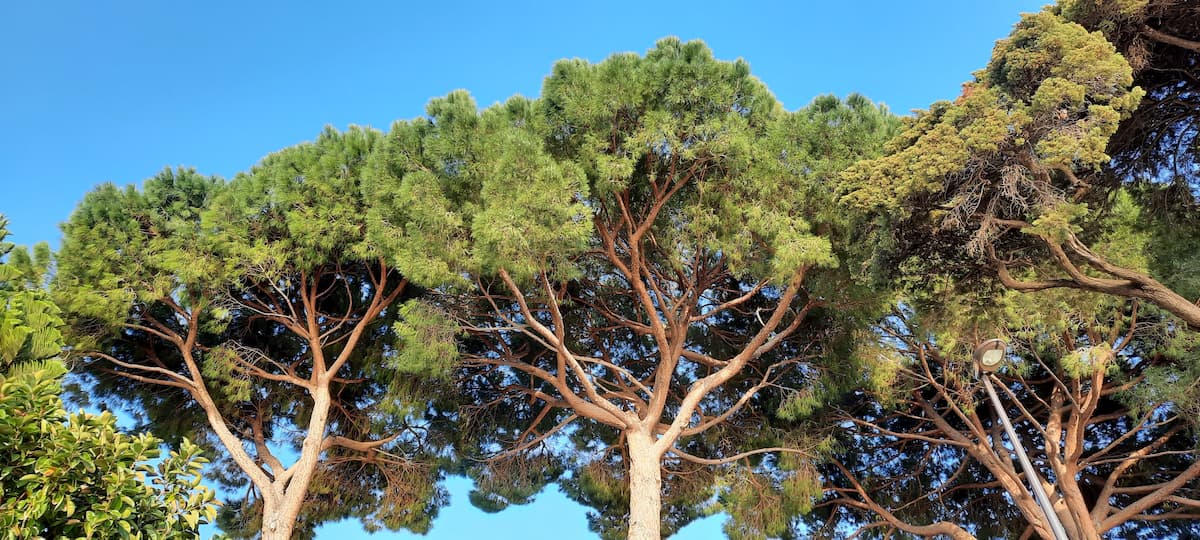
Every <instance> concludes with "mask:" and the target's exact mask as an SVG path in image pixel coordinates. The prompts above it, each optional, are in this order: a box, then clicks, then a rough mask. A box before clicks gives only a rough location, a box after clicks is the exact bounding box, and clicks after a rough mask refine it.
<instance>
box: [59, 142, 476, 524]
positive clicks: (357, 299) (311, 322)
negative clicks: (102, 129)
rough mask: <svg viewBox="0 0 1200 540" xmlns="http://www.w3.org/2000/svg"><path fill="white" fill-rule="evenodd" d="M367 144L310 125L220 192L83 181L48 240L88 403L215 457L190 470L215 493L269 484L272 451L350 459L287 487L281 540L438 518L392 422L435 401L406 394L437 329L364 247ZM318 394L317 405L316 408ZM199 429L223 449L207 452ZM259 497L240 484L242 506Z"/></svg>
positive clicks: (418, 461) (185, 185) (163, 182)
mask: <svg viewBox="0 0 1200 540" xmlns="http://www.w3.org/2000/svg"><path fill="white" fill-rule="evenodd" d="M383 142H384V141H383V137H382V134H381V133H379V132H377V131H374V130H371V129H367V128H357V127H352V128H350V129H349V130H347V131H345V132H339V131H337V130H334V129H332V128H327V129H325V130H323V131H322V132H321V133H320V134H319V135H318V137H317V138H316V140H314V141H312V142H307V143H303V144H299V145H295V146H292V147H288V148H285V149H283V150H281V151H279V152H276V153H273V154H271V155H269V156H267V157H266V158H264V159H263V160H262V161H261V162H260V163H259V164H257V165H256V166H254V167H253V168H251V169H250V170H249V171H247V172H245V173H241V174H238V175H237V176H236V177H235V178H234V179H233V180H231V181H229V182H225V181H223V180H221V179H218V178H214V177H205V176H202V175H199V174H197V173H196V172H195V171H192V170H183V169H180V170H175V171H172V170H167V171H164V172H162V173H160V174H159V175H157V176H155V177H154V178H151V179H149V180H147V181H146V182H145V183H144V184H143V185H142V186H141V187H140V188H139V187H136V186H130V187H128V188H125V189H118V188H116V187H114V186H112V185H102V186H100V187H98V188H97V189H96V190H94V191H93V192H92V193H89V194H88V195H87V196H86V197H85V199H84V201H83V202H82V203H81V204H80V206H79V208H78V209H77V210H76V211H75V212H74V214H73V215H72V216H71V219H70V220H69V221H68V222H67V223H66V224H65V225H64V227H63V229H64V240H63V249H62V252H61V253H60V255H59V259H58V264H59V267H58V273H57V275H56V276H55V279H54V282H53V291H54V295H55V297H56V299H58V300H59V303H60V305H62V306H63V309H64V312H65V314H66V317H65V318H66V319H67V321H68V323H69V330H70V335H71V339H72V342H73V343H75V344H77V345H76V346H75V347H74V348H73V350H72V355H73V356H74V357H76V358H78V359H79V360H80V365H81V366H82V367H83V368H84V369H85V370H86V371H87V373H88V374H89V375H90V376H91V377H92V378H93V381H94V382H95V384H94V386H93V387H92V389H91V393H92V394H93V395H94V396H95V397H97V398H99V399H106V400H115V401H118V402H123V403H124V404H127V405H130V406H131V407H130V408H131V409H132V410H134V411H136V412H137V413H138V414H139V416H140V417H141V418H142V419H144V420H147V421H149V422H150V423H152V424H154V425H155V426H156V428H159V429H160V430H161V431H160V433H163V435H164V436H165V437H168V438H170V439H171V440H179V439H180V438H183V437H188V438H191V439H192V440H196V441H198V443H199V444H201V445H203V446H205V447H206V448H210V449H217V448H220V447H222V446H224V447H225V449H226V451H227V452H225V453H223V454H219V455H221V457H222V459H221V460H220V461H219V462H218V463H217V465H216V466H214V467H212V468H210V469H209V470H208V472H209V473H210V474H211V476H212V477H213V478H215V479H217V480H218V481H219V482H221V483H222V484H223V485H224V486H226V487H227V488H230V489H243V488H245V487H246V486H247V483H248V481H249V480H250V478H251V477H252V475H253V474H255V473H258V472H263V471H253V470H252V469H251V470H249V471H248V470H247V469H250V468H251V467H258V468H260V469H264V470H266V472H267V476H268V477H277V476H278V475H279V473H280V471H279V470H278V468H279V467H282V466H284V465H279V464H276V463H273V462H275V459H276V456H274V455H272V452H276V451H278V449H279V448H284V449H287V451H291V452H299V451H300V449H301V448H303V445H304V443H305V440H306V437H315V440H316V441H318V444H324V443H327V442H329V441H331V440H346V441H359V442H361V443H362V444H367V446H366V447H365V448H367V450H366V451H361V450H360V451H354V452H348V451H347V453H338V452H341V451H342V450H344V448H342V447H339V446H336V445H334V447H333V448H329V449H324V450H323V454H322V456H321V457H320V459H319V460H318V463H317V464H316V465H314V466H313V467H314V472H313V475H314V476H313V477H314V478H315V479H314V480H313V481H312V482H313V483H311V484H310V483H308V482H307V481H304V482H295V483H293V484H291V485H290V487H288V490H289V491H288V493H289V494H291V495H294V494H295V493H297V492H299V493H302V495H300V496H302V497H304V504H303V506H302V514H301V515H300V516H288V517H286V518H285V519H288V520H292V519H294V520H295V521H296V523H297V527H298V528H297V529H296V531H295V533H296V534H297V535H300V536H303V535H308V534H312V530H313V529H314V528H315V527H316V526H318V525H319V524H320V523H322V522H324V521H329V520H339V519H343V518H346V517H357V518H359V519H360V520H362V521H363V523H364V524H367V526H371V527H388V528H394V527H410V528H413V529H415V530H416V529H423V528H427V527H428V522H429V519H431V518H430V517H429V516H431V515H432V514H433V513H435V511H436V508H437V506H438V505H440V504H442V503H444V496H443V494H442V493H441V491H440V489H439V488H437V487H436V485H435V482H436V481H437V478H438V473H437V472H436V467H431V466H425V465H427V464H423V460H424V458H425V457H427V455H426V454H424V452H426V451H427V448H432V447H434V446H436V443H435V442H434V441H433V440H432V439H430V440H425V438H424V437H422V436H420V435H419V434H418V432H416V431H415V430H411V429H410V427H411V424H412V423H416V422H420V421H421V420H419V418H420V416H421V415H423V414H424V412H425V411H426V409H427V407H426V406H425V402H426V400H428V399H431V393H432V392H433V391H434V388H435V386H436V383H431V382H428V381H425V382H424V383H422V381H421V379H422V378H424V377H427V376H436V377H444V376H445V374H446V373H447V372H448V370H449V369H450V367H451V366H452V364H453V362H454V360H455V358H456V356H455V354H454V348H453V340H454V339H455V330H454V329H453V326H452V325H450V324H449V323H448V322H447V321H445V320H443V319H444V317H443V318H438V316H439V314H438V313H436V312H434V311H429V310H425V311H423V310H421V309H420V307H411V308H404V307H402V304H403V303H404V302H406V301H407V300H409V299H411V298H413V297H414V296H416V295H417V294H419V293H420V291H417V290H414V289H415V288H414V287H409V286H408V283H409V279H408V276H404V275H402V274H401V273H400V272H398V271H397V269H396V268H395V267H393V266H392V265H390V264H388V263H387V262H386V261H384V260H383V257H382V256H381V255H380V253H379V252H378V251H377V247H376V246H375V245H374V244H372V243H371V241H370V238H369V236H368V235H367V234H365V233H366V231H367V229H368V208H367V197H373V196H374V195H373V194H370V193H367V192H364V189H363V186H364V184H365V183H367V181H366V178H367V177H369V176H370V175H371V174H372V172H371V171H372V169H371V167H370V163H371V161H372V159H373V156H374V155H375V154H376V153H377V151H378V150H379V148H380V147H381V146H382V145H383ZM405 206H406V207H407V206H408V205H407V204H406V205H405ZM439 340H440V341H439ZM410 344H411V345H412V350H408V349H407V346H408V345H410ZM335 362H336V365H337V367H338V369H337V370H336V373H322V371H323V370H332V369H333V366H334V365H335ZM318 386H324V387H325V388H324V390H325V391H327V392H328V393H329V394H331V395H332V396H334V397H333V402H334V403H333V404H323V405H320V404H318V400H317V399H316V398H315V396H316V395H317V394H319V393H320V392H319V391H318V388H317V387H318ZM318 405H320V406H323V407H328V409H327V410H322V409H319V408H318ZM318 414H320V415H321V416H322V417H325V415H328V416H327V417H326V418H327V420H325V421H324V422H313V421H312V420H313V418H316V417H317V415H318ZM214 415H216V416H220V417H221V420H220V424H223V425H224V426H228V427H229V428H231V430H232V431H233V432H234V435H233V437H237V438H240V439H242V440H236V441H230V440H229V436H225V438H224V440H222V439H221V438H220V437H219V433H220V431H221V429H222V426H221V425H215V424H216V423H215V422H214V421H213V420H212V419H213V416H214ZM312 426H315V427H312ZM310 431H313V432H312V433H310ZM392 434H397V436H396V437H395V438H387V437H389V436H390V435H392ZM339 437H340V438H341V439H337V438H339ZM379 439H385V440H384V441H383V442H380V443H379V444H377V445H374V446H371V445H369V444H368V443H370V442H371V441H378V440H379ZM259 441H261V443H260V444H255V443H258V442H259ZM350 444H351V446H353V444H352V443H350ZM426 445H428V446H426ZM359 448H363V447H362V446H359ZM241 452H245V453H246V454H249V457H246V458H244V459H241V460H240V461H236V460H235V459H234V458H233V457H231V455H230V454H231V453H232V454H236V453H241ZM409 460H411V461H412V463H408V461H409ZM284 461H286V459H285V460H284ZM398 462H401V463H404V464H405V466H410V465H411V467H412V468H413V470H412V471H409V470H396V467H397V463H398ZM248 464H249V465H248ZM347 464H354V465H355V466H357V467H358V468H354V467H351V466H350V465H347ZM243 467H245V468H243ZM296 475H297V477H306V474H302V473H300V472H297V473H296ZM259 478H260V479H261V478H263V476H259ZM284 482H286V481H284ZM405 482H412V483H413V484H412V485H402V484H404V483H405ZM310 488H311V489H313V490H314V491H312V492H308V491H306V490H308V489H310ZM274 489H275V488H270V489H266V488H264V487H263V485H262V482H261V481H260V482H259V485H255V486H252V487H251V490H252V491H255V492H257V494H258V495H259V496H261V497H262V498H259V499H257V501H258V502H259V503H262V500H263V499H264V498H266V495H264V494H263V493H264V492H270V494H271V495H272V496H275V495H277V494H275V492H274ZM335 499H336V501H337V502H334V500H335ZM264 504H265V503H264ZM263 509H264V506H263V504H252V503H247V504H231V505H229V506H228V507H227V508H226V511H225V512H224V513H223V515H222V520H221V521H222V523H223V524H226V525H229V526H230V530H229V531H228V532H230V534H233V535H243V534H251V535H253V534H256V533H257V531H254V530H252V529H254V527H256V525H255V523H256V520H258V519H259V518H258V517H256V516H246V515H237V514H238V513H239V512H252V513H253V512H261V511H263Z"/></svg>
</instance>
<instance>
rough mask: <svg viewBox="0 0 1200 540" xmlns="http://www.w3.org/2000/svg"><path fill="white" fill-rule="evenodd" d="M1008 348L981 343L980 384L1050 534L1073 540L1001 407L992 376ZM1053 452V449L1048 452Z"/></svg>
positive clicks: (978, 358)
mask: <svg viewBox="0 0 1200 540" xmlns="http://www.w3.org/2000/svg"><path fill="white" fill-rule="evenodd" d="M1007 348H1008V347H1007V345H1006V344H1005V343H1004V341H1002V340H999V339H989V340H987V341H985V342H983V343H980V344H979V346H978V347H975V354H974V355H973V356H974V359H975V366H976V367H978V368H979V370H981V371H982V373H979V378H980V380H982V381H983V387H984V388H985V389H987V393H988V397H990V398H991V399H992V407H993V408H994V409H996V414H997V415H998V416H999V417H1000V421H1001V422H1002V423H1004V431H1005V433H1008V440H1009V442H1011V443H1012V446H1013V449H1014V450H1016V451H1017V458H1019V459H1020V461H1021V468H1022V469H1023V470H1024V471H1025V478H1026V479H1027V480H1029V485H1030V487H1031V488H1032V491H1033V498H1034V499H1036V500H1037V503H1038V506H1040V507H1042V514H1043V515H1045V516H1046V523H1049V524H1050V530H1051V532H1053V533H1054V538H1055V539H1056V540H1070V537H1069V536H1067V531H1066V530H1064V529H1063V525H1062V522H1061V521H1059V519H1058V514H1055V513H1054V506H1053V505H1052V504H1050V497H1049V496H1048V495H1046V490H1045V489H1043V488H1042V480H1041V477H1040V476H1038V474H1037V472H1035V471H1034V469H1033V464H1032V463H1030V461H1029V456H1027V455H1025V447H1024V446H1022V445H1021V439H1018V438H1017V431H1016V430H1015V429H1013V426H1012V422H1011V421H1010V420H1009V419H1008V413H1006V412H1004V406H1003V405H1001V404H1000V396H998V395H996V389H995V388H993V387H992V381H991V378H992V372H993V371H996V370H997V369H1000V365H1001V364H1003V363H1004V353H1005V352H1006V349H1007ZM1046 451H1047V452H1049V451H1050V449H1049V448H1047V449H1046Z"/></svg>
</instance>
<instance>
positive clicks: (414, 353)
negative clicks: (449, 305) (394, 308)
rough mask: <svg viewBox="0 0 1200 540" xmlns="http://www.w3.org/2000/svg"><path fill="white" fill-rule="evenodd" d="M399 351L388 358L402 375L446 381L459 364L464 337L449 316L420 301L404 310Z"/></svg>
mask: <svg viewBox="0 0 1200 540" xmlns="http://www.w3.org/2000/svg"><path fill="white" fill-rule="evenodd" d="M397 319H398V320H397V321H396V323H395V324H394V325H393V327H392V328H393V330H395V332H396V348H395V349H393V350H392V351H391V352H392V354H390V355H388V356H387V357H386V359H387V361H388V367H390V368H391V369H394V370H396V371H398V372H400V373H409V374H413V375H420V376H422V377H427V378H445V377H448V376H449V375H450V371H451V369H452V368H453V367H454V366H455V364H456V363H457V361H458V356H459V355H458V348H457V347H456V346H455V345H456V339H457V338H458V337H459V336H460V335H461V334H462V332H461V330H459V328H458V325H457V324H455V323H454V321H453V320H451V319H450V317H448V316H447V314H446V313H445V312H443V311H442V310H440V309H438V308H437V307H435V306H433V305H431V304H429V303H426V302H420V301H413V302H408V303H405V304H404V305H402V306H400V308H399V310H398V313H397Z"/></svg>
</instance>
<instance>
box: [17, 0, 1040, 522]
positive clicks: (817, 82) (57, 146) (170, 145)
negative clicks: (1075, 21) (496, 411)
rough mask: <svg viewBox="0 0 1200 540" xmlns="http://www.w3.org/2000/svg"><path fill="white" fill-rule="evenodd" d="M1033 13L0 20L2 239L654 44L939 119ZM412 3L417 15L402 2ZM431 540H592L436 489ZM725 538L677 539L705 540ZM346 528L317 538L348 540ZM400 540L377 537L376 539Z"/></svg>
mask: <svg viewBox="0 0 1200 540" xmlns="http://www.w3.org/2000/svg"><path fill="white" fill-rule="evenodd" d="M1042 3H1043V2H1039V1H1037V0H936V1H935V0H917V1H906V2H898V1H894V0H874V1H866V0H859V1H853V0H850V1H844V2H779V3H777V4H773V3H754V4H751V3H744V2H743V3H738V4H732V3H728V4H726V3H716V2H705V1H699V0H697V1H691V2H674V1H655V2H640V3H638V2H623V1H622V2H617V1H610V2H530V3H520V4H518V3H515V2H454V3H450V2H426V3H423V5H407V4H409V3H403V2H366V1H343V2H324V3H318V2H308V1H296V2H284V1H264V2H233V1H224V0H210V1H206V2H164V1H152V0H145V1H140V2H127V1H116V0H114V1H110V2H96V1H86V2H84V1H79V2H60V1H54V0H41V1H36V2H32V1H25V2H21V1H9V2H0V213H2V214H5V215H7V216H8V217H9V218H10V220H11V221H12V223H11V224H10V230H11V231H12V233H13V235H12V236H11V237H10V238H9V240H11V241H14V242H17V243H22V244H31V243H34V242H37V241H41V240H47V241H50V242H52V243H57V239H58V234H59V233H58V229H57V224H58V223H60V222H62V221H64V220H65V219H66V218H67V217H68V215H69V214H70V212H71V210H72V208H74V206H75V205H76V204H77V203H78V202H79V200H80V199H81V198H82V197H83V195H84V193H86V192H87V191H88V190H89V189H91V187H92V186H94V185H96V184H98V183H101V182H106V181H111V182H115V183H117V184H122V185H123V184H128V183H136V182H140V181H141V180H143V179H145V178H148V177H150V176H152V175H153V174H154V173H156V172H157V171H159V170H161V169H162V168H163V167H167V166H176V165H186V166H193V167H196V168H197V169H199V170H200V171H201V172H203V173H206V174H219V175H222V176H225V177H230V176H232V175H233V174H234V173H236V172H238V171H241V170H245V169H247V168H249V167H250V166H251V165H253V164H254V163H255V162H256V161H258V160H259V159H260V158H261V157H263V156H264V155H266V154H267V153H269V152H272V151H274V150H277V149H280V148H283V147H285V146H289V145H292V144H296V143H298V142H301V141H305V140H311V139H312V138H314V137H315V136H316V134H317V133H318V132H319V131H320V129H321V128H322V126H325V125H333V126H335V127H337V128H345V127H346V126H347V125H350V124H359V125H370V126H374V127H377V128H380V129H387V127H388V126H389V125H390V124H391V122H392V121H393V120H395V119H400V118H412V117H415V116H419V115H421V114H422V113H423V112H424V106H425V103H426V101H428V100H429V98H431V97H435V96H440V95H444V94H446V93H447V92H449V91H451V90H454V89H457V88H465V89H467V90H469V91H470V92H471V93H472V94H473V95H474V96H475V98H476V100H477V101H478V102H479V103H481V104H483V105H488V104H491V103H494V102H496V101H501V100H503V99H505V98H506V97H508V96H510V95H512V94H517V93H519V94H523V95H527V96H536V95H537V94H538V93H539V91H540V88H541V82H542V79H543V77H545V76H546V75H547V74H548V73H549V72H550V67H551V65H552V64H553V62H554V61H555V60H557V59H560V58H571V57H580V58H586V59H589V60H593V61H599V60H602V59H603V58H604V57H606V56H608V55H609V54H611V53H614V52H621V51H638V52H644V51H645V50H647V49H649V48H650V47H651V46H653V44H654V42H655V40H657V39H658V38H661V37H664V36H670V35H674V36H679V37H680V38H683V39H685V40H687V39H695V38H699V39H703V40H704V41H706V42H707V43H708V44H709V46H710V47H711V48H712V49H713V51H714V53H715V55H716V56H717V57H718V58H722V59H734V58H737V57H742V58H745V59H746V60H747V61H748V62H749V63H750V66H751V69H752V71H753V72H754V74H755V75H757V76H758V77H759V78H760V79H762V80H763V81H764V82H765V83H766V84H767V86H768V87H770V88H771V90H772V91H774V92H775V95H776V96H777V97H778V98H779V99H780V100H781V101H783V103H784V105H785V106H786V107H787V108H788V109H795V108H799V107H801V106H803V105H805V104H806V103H808V102H809V101H810V100H811V99H812V98H813V97H814V96H817V95H819V94H825V93H834V94H837V95H845V94H847V93H849V92H860V93H863V94H865V95H867V96H868V97H870V98H872V99H874V100H876V101H882V102H884V103H887V104H888V105H889V106H890V107H891V108H892V110H893V111H896V112H898V113H907V112H908V111H910V110H911V109H916V108H925V107H927V106H928V105H929V104H930V103H931V102H933V101H936V100H939V99H953V98H954V97H955V96H956V95H957V94H958V91H959V86H960V84H962V83H963V82H965V81H967V80H969V79H970V74H971V72H972V71H974V70H976V69H979V68H981V67H983V65H984V64H985V63H986V62H987V59H988V57H989V54H990V50H991V46H992V43H993V42H994V41H995V40H996V39H999V38H1002V37H1004V36H1005V35H1007V34H1008V31H1009V29H1010V28H1011V26H1012V24H1013V23H1015V22H1016V21H1017V19H1018V14H1019V13H1021V12H1028V11H1035V10H1037V9H1038V8H1039V7H1040V5H1041V4H1042ZM412 4H415V3H412ZM450 487H451V488H452V489H451V493H452V496H453V504H452V506H451V507H450V508H447V509H443V510H442V513H441V514H440V516H439V518H438V520H437V521H436V522H435V524H434V529H433V532H432V533H431V534H430V535H429V536H428V537H427V538H430V539H432V540H457V539H466V538H475V537H479V536H486V537H487V538H490V539H496V540H505V539H518V538H519V539H522V540H533V539H536V538H547V539H549V538H554V539H567V540H570V539H575V538H580V539H582V538H592V537H593V536H592V535H590V533H588V532H587V530H586V521H585V519H584V509H583V508H581V507H579V506H578V505H575V504H573V503H571V502H570V501H568V500H566V499H565V497H563V496H561V494H559V493H557V491H556V490H555V489H554V488H551V489H550V490H548V492H547V493H543V494H542V495H541V496H539V498H538V500H537V502H535V503H534V504H532V505H529V506H527V507H523V508H518V509H511V510H508V511H506V512H503V513H501V514H498V515H487V514H483V513H482V512H479V511H477V510H475V509H473V508H472V507H471V506H470V505H469V503H467V501H466V489H467V487H466V485H465V482H462V481H454V482H451V486H450ZM719 523H720V519H719V518H711V519H709V520H706V521H704V522H701V523H697V524H693V525H691V526H689V527H688V528H687V529H685V530H684V531H683V532H681V533H680V534H679V535H677V536H676V537H675V538H680V539H685V538H690V539H707V538H717V537H719V535H720V533H719ZM362 534H363V533H361V531H360V530H359V529H358V528H357V527H356V526H354V525H353V524H343V525H339V526H333V527H327V528H324V529H322V530H321V533H320V535H319V538H322V539H325V538H330V539H339V538H355V537H358V536H359V535H362ZM393 537H394V538H413V535H405V534H400V535H387V534H379V535H376V536H374V537H373V538H380V539H382V538H393Z"/></svg>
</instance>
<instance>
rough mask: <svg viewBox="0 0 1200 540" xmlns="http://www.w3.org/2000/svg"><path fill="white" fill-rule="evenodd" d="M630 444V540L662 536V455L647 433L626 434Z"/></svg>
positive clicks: (630, 432)
mask: <svg viewBox="0 0 1200 540" xmlns="http://www.w3.org/2000/svg"><path fill="white" fill-rule="evenodd" d="M626 437H627V438H628V439H627V440H628V442H629V540H659V539H660V538H661V537H662V531H661V527H662V526H661V523H662V519H661V512H662V468H661V466H662V465H661V463H660V461H661V458H662V456H661V455H660V454H659V453H658V452H657V451H655V449H654V436H653V435H652V434H650V433H649V431H633V430H630V431H628V432H626Z"/></svg>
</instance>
